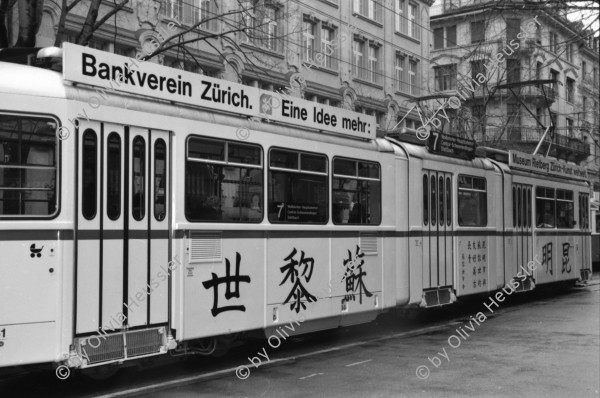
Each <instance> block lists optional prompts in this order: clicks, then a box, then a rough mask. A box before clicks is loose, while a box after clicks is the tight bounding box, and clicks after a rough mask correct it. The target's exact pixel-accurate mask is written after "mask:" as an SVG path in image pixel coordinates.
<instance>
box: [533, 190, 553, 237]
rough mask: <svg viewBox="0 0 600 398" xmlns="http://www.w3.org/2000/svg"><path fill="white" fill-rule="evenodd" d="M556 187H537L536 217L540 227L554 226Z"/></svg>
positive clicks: (537, 224)
mask: <svg viewBox="0 0 600 398" xmlns="http://www.w3.org/2000/svg"><path fill="white" fill-rule="evenodd" d="M554 195H555V193H554V189H553V188H544V187H537V188H536V189H535V219H536V226H537V227H538V228H554V219H555V218H556V217H555V207H554V206H555V203H554V199H555V198H554Z"/></svg>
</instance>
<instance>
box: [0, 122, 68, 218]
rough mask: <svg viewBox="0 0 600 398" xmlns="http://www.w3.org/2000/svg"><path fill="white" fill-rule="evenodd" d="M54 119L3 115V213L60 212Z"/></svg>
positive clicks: (0, 159)
mask: <svg viewBox="0 0 600 398" xmlns="http://www.w3.org/2000/svg"><path fill="white" fill-rule="evenodd" d="M57 127H58V123H57V121H56V120H54V119H50V118H47V117H45V118H43V117H33V116H17V115H6V114H0V216H9V217H10V216H33V217H44V216H51V215H53V214H54V213H56V210H57V208H56V206H57V194H56V193H57V192H56V178H57V172H56V170H57V159H56V158H57V156H56V154H57V148H58V139H57V136H56V129H57Z"/></svg>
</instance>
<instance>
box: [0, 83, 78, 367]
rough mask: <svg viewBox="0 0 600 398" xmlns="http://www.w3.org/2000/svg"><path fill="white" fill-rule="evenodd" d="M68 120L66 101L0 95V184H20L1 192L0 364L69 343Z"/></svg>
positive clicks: (56, 351) (40, 358)
mask: <svg viewBox="0 0 600 398" xmlns="http://www.w3.org/2000/svg"><path fill="white" fill-rule="evenodd" d="M39 109H43V110H44V112H45V113H44V114H35V113H34V112H33V111H35V110H39ZM63 120H66V117H64V103H63V102H61V101H54V102H53V103H51V104H50V103H47V100H43V99H39V98H34V97H29V96H20V95H12V94H5V93H3V94H2V95H0V187H4V188H6V187H15V186H18V187H21V188H19V189H18V190H15V189H13V190H11V191H9V190H2V191H1V192H0V215H1V216H2V220H1V221H0V253H2V255H1V256H0V303H2V304H1V310H0V366H14V365H27V364H33V363H42V362H54V361H56V360H58V358H59V356H60V354H61V352H65V351H67V348H68V343H67V341H68V339H69V337H70V329H69V328H70V325H71V317H72V314H71V311H70V310H69V309H70V308H71V303H72V301H71V300H72V296H71V291H72V275H73V274H72V272H73V261H72V253H73V245H72V236H73V234H72V228H73V223H72V215H73V213H72V210H71V207H72V205H73V203H72V197H73V188H72V187H71V186H70V185H69V184H68V183H67V184H65V183H64V181H73V178H74V174H73V169H72V168H70V167H66V168H65V167H63V165H64V164H69V162H70V161H71V160H72V156H71V153H72V152H73V147H74V146H70V145H71V144H72V142H73V141H72V140H65V141H64V142H61V141H60V140H58V139H57V136H56V131H57V130H58V128H60V127H61V125H62V121H63ZM7 132H10V133H7ZM17 154H21V155H23V156H22V157H21V158H20V159H19V158H17V157H16V156H17ZM63 154H64V155H63ZM65 162H66V163H65ZM29 165H35V167H31V168H30V167H29ZM61 347H64V349H61Z"/></svg>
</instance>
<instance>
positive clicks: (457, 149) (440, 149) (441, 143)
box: [427, 132, 475, 160]
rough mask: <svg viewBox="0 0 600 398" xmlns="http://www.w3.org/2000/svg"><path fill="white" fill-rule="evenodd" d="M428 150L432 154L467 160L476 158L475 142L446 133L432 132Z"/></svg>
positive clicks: (428, 140)
mask: <svg viewBox="0 0 600 398" xmlns="http://www.w3.org/2000/svg"><path fill="white" fill-rule="evenodd" d="M427 148H428V149H429V151H430V152H433V153H437V154H439V155H444V156H451V157H455V158H461V159H467V160H470V159H473V158H474V157H475V141H473V140H469V139H466V138H461V137H457V136H454V135H449V134H444V133H438V132H431V134H430V135H429V138H428V139H427Z"/></svg>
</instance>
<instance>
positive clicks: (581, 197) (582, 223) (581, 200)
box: [578, 194, 585, 229]
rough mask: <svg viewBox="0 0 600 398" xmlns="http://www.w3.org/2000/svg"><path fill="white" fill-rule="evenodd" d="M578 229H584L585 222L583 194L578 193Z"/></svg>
mask: <svg viewBox="0 0 600 398" xmlns="http://www.w3.org/2000/svg"><path fill="white" fill-rule="evenodd" d="M578 204H579V229H585V222H584V221H583V217H584V216H583V195H582V194H579V202H578Z"/></svg>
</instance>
